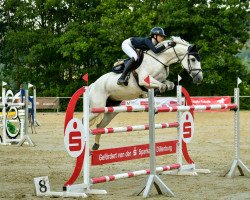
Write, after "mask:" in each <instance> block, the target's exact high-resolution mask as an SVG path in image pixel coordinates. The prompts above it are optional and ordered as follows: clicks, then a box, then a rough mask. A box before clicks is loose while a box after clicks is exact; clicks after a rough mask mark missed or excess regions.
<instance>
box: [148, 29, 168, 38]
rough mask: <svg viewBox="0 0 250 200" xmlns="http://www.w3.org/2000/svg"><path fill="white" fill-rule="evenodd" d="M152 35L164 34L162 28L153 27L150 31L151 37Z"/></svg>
mask: <svg viewBox="0 0 250 200" xmlns="http://www.w3.org/2000/svg"><path fill="white" fill-rule="evenodd" d="M153 35H161V36H166V35H165V32H164V30H163V28H161V27H154V28H152V29H151V31H150V36H151V37H152V36H153Z"/></svg>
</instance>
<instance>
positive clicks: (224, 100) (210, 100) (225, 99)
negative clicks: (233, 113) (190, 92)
mask: <svg viewBox="0 0 250 200" xmlns="http://www.w3.org/2000/svg"><path fill="white" fill-rule="evenodd" d="M191 101H192V104H193V105H212V104H230V103H231V97H230V96H216V97H191ZM229 110H230V109H220V110H199V111H196V112H224V111H229Z"/></svg>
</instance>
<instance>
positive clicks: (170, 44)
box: [168, 41, 176, 47]
mask: <svg viewBox="0 0 250 200" xmlns="http://www.w3.org/2000/svg"><path fill="white" fill-rule="evenodd" d="M175 45H176V43H175V42H174V41H171V42H168V46H170V47H174V46H175Z"/></svg>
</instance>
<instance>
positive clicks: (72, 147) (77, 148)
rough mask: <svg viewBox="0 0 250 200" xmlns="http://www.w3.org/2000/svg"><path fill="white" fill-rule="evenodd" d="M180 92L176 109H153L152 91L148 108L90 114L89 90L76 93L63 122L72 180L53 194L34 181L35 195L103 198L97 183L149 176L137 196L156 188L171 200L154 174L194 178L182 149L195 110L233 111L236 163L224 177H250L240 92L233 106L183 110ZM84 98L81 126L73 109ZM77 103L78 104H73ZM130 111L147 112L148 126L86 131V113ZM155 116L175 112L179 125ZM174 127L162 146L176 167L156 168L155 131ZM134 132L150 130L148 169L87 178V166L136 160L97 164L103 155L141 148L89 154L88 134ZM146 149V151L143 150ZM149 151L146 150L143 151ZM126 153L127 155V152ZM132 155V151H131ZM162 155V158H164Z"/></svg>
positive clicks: (43, 179) (108, 109)
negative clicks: (245, 161) (243, 141)
mask: <svg viewBox="0 0 250 200" xmlns="http://www.w3.org/2000/svg"><path fill="white" fill-rule="evenodd" d="M181 91H182V92H183V93H184V94H185V93H187V91H186V90H185V89H184V88H182V87H181V86H178V87H177V99H178V106H172V107H171V106H170V107H155V105H154V91H153V89H150V90H149V93H148V97H149V101H148V102H149V105H148V106H119V107H103V108H93V109H91V111H90V110H89V99H88V95H89V89H88V87H84V88H81V89H79V90H78V91H77V92H76V93H75V94H74V95H73V97H72V99H71V101H70V103H69V105H68V109H67V114H66V118H65V137H64V142H65V147H66V149H67V151H68V153H69V154H70V155H71V156H73V157H76V165H75V170H74V172H73V174H72V176H71V178H70V179H69V180H68V181H67V182H66V183H65V184H64V187H63V190H64V191H63V192H52V191H50V185H49V180H48V177H37V178H35V179H34V181H35V186H36V192H37V195H39V196H42V195H45V196H63V197H71V196H72V197H86V196H87V194H106V193H107V192H106V191H105V190H97V189H92V188H91V186H92V185H93V184H97V183H103V182H109V181H114V180H117V179H121V178H130V177H134V176H138V175H146V174H148V175H149V178H148V181H147V183H146V186H145V187H143V189H142V190H141V191H140V192H139V193H138V194H140V193H141V192H142V191H143V190H144V193H143V197H148V196H149V193H150V190H151V188H152V185H153V184H154V185H155V186H156V189H157V191H158V193H159V194H166V195H168V196H174V194H173V192H172V191H171V190H170V189H169V188H168V187H167V186H166V185H165V184H164V183H163V182H162V181H161V179H160V178H159V177H158V176H157V175H156V173H157V172H163V171H169V170H176V172H175V173H177V174H185V173H186V172H193V174H196V169H195V164H194V162H193V161H192V160H191V158H190V157H189V155H188V153H187V152H186V151H187V149H185V147H186V146H185V144H186V142H190V140H191V138H192V135H193V132H194V124H193V121H192V120H193V118H192V112H193V111H195V110H216V109H232V110H234V111H235V112H234V113H235V114H234V135H235V137H234V139H235V141H234V144H235V153H236V155H235V159H234V160H233V163H232V166H231V168H230V169H229V171H228V173H227V174H226V176H227V177H232V176H234V175H235V172H236V168H237V167H238V169H239V171H240V174H241V175H246V176H249V175H250V170H249V169H248V168H247V167H246V166H245V165H244V164H243V162H242V161H241V160H240V154H239V151H240V145H239V88H236V89H235V90H234V101H235V103H234V104H218V105H209V106H202V105H196V106H193V105H190V104H189V106H183V105H181ZM81 94H83V96H84V111H83V119H84V122H83V124H82V123H81V121H80V120H78V119H76V118H73V111H74V108H75V104H76V102H77V100H78V98H79V97H80V95H81ZM185 96H186V95H185ZM76 99H77V100H76ZM186 101H187V103H188V102H189V103H190V99H188V98H187V99H186ZM132 111H148V112H149V125H137V126H127V127H114V128H99V129H93V130H90V128H89V120H88V119H89V118H88V116H89V113H90V112H92V113H108V112H132ZM155 112H178V122H173V123H162V124H155V122H154V115H155ZM170 127H177V130H178V132H177V139H176V140H173V141H167V142H163V143H164V144H168V145H169V146H171V148H172V149H173V150H172V151H171V153H177V164H172V165H168V166H161V167H156V166H155V156H156V155H157V153H156V152H155V149H156V148H157V145H161V144H159V143H155V133H154V131H155V129H158V128H159V129H160V128H170ZM134 130H149V144H148V145H149V148H150V154H149V155H145V157H149V156H150V169H146V170H139V171H134V172H127V173H122V174H115V175H109V176H102V177H97V178H90V165H91V164H92V165H101V164H106V163H112V162H120V161H124V160H132V159H138V157H136V156H135V157H134V158H131V159H114V160H113V161H112V162H109V161H108V162H107V161H100V160H99V161H96V160H97V158H98V157H100V154H102V155H105V152H109V153H110V154H107V155H109V158H112V157H114V158H115V157H116V158H117V155H119V153H120V155H124V152H123V150H124V149H125V151H126V150H127V149H129V150H131V149H133V148H135V147H143V146H144V145H137V146H130V147H129V146H128V147H122V148H113V149H105V150H97V151H92V152H90V148H89V134H93V135H97V134H110V133H118V132H131V131H134ZM183 147H184V148H183ZM144 148H145V147H144ZM146 148H148V146H147V147H146ZM127 152H129V151H127ZM131 152H132V151H131ZM163 154H164V155H165V154H169V152H167V153H166V152H164V153H163ZM163 154H162V155H163ZM89 155H91V157H92V161H91V162H90V160H89ZM182 155H183V156H184V158H185V160H186V161H187V163H188V164H187V165H183V161H182ZM81 171H82V173H83V183H82V184H76V185H74V184H73V183H74V182H75V180H76V179H77V177H78V176H79V174H80V172H81ZM41 185H42V186H43V188H46V190H45V191H42V190H41V187H42V186H41Z"/></svg>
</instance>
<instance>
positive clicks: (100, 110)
mask: <svg viewBox="0 0 250 200" xmlns="http://www.w3.org/2000/svg"><path fill="white" fill-rule="evenodd" d="M135 111H148V106H147V105H144V106H116V107H100V108H92V109H91V112H92V113H114V112H135Z"/></svg>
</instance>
